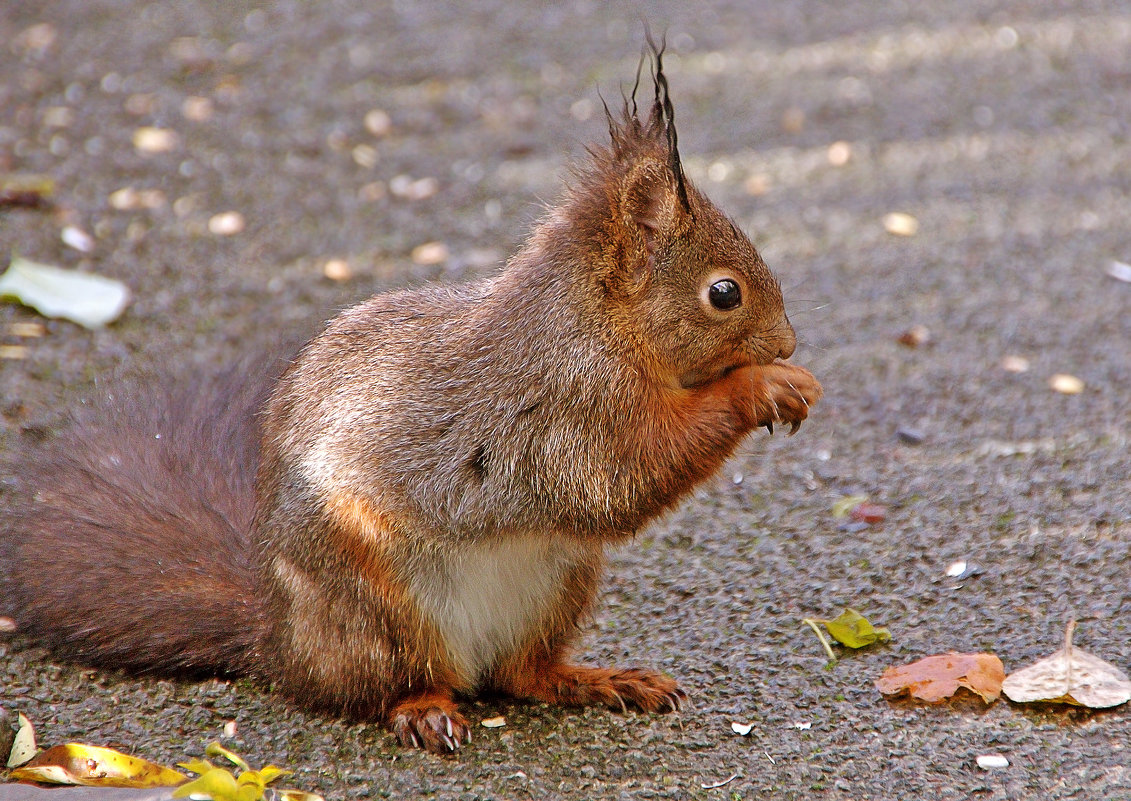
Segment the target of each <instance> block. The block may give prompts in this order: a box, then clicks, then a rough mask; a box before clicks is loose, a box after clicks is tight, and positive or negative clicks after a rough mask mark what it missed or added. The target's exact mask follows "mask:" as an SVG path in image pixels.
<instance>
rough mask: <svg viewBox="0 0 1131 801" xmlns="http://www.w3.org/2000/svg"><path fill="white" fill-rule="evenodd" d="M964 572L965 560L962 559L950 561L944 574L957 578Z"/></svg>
mask: <svg viewBox="0 0 1131 801" xmlns="http://www.w3.org/2000/svg"><path fill="white" fill-rule="evenodd" d="M965 572H966V562H965V561H964V560H959V561H957V562H951V563H950V566H949V567H948V568H947V569H946V574H947V576H949V577H950V578H959V577H960V576H962V574H963V573H965Z"/></svg>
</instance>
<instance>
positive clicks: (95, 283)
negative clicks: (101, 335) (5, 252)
mask: <svg viewBox="0 0 1131 801" xmlns="http://www.w3.org/2000/svg"><path fill="white" fill-rule="evenodd" d="M5 296H6V297H12V298H15V299H16V300H17V301H19V302H20V303H22V304H24V305H25V306H31V307H32V308H34V309H36V310H37V311H38V312H39V313H40V314H43V315H45V316H47V317H63V318H66V319H68V320H72V321H74V322H76V323H78V324H79V325H83V326H86V327H87V328H101V327H102V326H104V325H106V324H107V323H109V322H112V321H113V320H116V319H117V318H118V316H119V315H121V313H122V312H123V311H124V310H125V308H126V306H127V305H128V304H129V302H130V291H129V289H127V288H126V285H125V284H123V283H121V282H120V281H115V280H113V279H110V278H104V277H103V276H101V275H95V274H94V273H80V272H76V271H74V270H64V269H62V268H60V267H52V266H51V265H49V264H38V263H37V262H34V261H29V260H28V259H24V258H21V257H19V256H17V257H15V258H13V259H12V262H11V264H10V265H9V266H8V270H7V272H5V273H4V274H3V275H2V276H0V297H5Z"/></svg>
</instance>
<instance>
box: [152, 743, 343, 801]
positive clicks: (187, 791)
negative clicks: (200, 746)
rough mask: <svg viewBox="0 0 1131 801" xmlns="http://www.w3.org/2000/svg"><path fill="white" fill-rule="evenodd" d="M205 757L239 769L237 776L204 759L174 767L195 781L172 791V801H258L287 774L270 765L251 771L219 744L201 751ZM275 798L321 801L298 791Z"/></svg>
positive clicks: (279, 794) (283, 792) (234, 753)
mask: <svg viewBox="0 0 1131 801" xmlns="http://www.w3.org/2000/svg"><path fill="white" fill-rule="evenodd" d="M204 753H205V754H207V755H208V756H213V757H215V756H219V757H223V758H224V759H226V760H228V761H229V762H231V763H232V764H233V765H235V766H236V767H237V768H239V769H240V773H239V775H238V776H236V775H233V774H232V772H231V771H229V770H226V769H225V768H218V767H216V766H215V765H213V764H212V763H211V762H209V761H208V760H207V759H190V760H189V761H188V762H181V763H179V764H178V767H182V768H184V769H185V770H187V771H190V772H192V773H196V774H197V778H195V779H193V780H192V781H190V782H188V783H187V784H183V785H181V786H180V787H178V788H177V789H176V790H174V791H173V798H186V797H192V798H210V799H212V801H258V800H259V799H261V798H263V797H264V791H265V790H266V789H267V785H269V784H271V783H272V782H273V781H275V780H276V779H278V778H279V777H281V776H289V775H290V774H291V771H289V770H283V769H282V768H278V767H275V766H274V765H267V766H266V767H264V768H261V769H259V770H252V769H251V767H250V766H249V765H248V763H247V761H246V760H245V759H244V758H243V757H241V756H240V755H239V754H237V753H236V752H234V751H232V750H231V749H228V748H225V747H224V746H222V745H220V743H215V742H214V743H209V744H208V746H207V747H206V748H205V749H204ZM274 792H275V794H276V795H277V796H278V797H279V798H286V799H291V801H321V796H318V795H315V794H313V793H305V792H302V791H300V790H275V791H274Z"/></svg>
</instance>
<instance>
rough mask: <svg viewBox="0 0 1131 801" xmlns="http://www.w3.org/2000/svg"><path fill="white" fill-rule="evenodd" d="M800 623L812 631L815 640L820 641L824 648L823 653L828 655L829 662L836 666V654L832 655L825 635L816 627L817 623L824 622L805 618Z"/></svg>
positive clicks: (831, 649)
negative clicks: (815, 636)
mask: <svg viewBox="0 0 1131 801" xmlns="http://www.w3.org/2000/svg"><path fill="white" fill-rule="evenodd" d="M801 622H802V623H804V624H805V625H806V626H808V627H809V628H811V629H813V633H814V634H816V635H817V639H818V640H820V641H821V645H822V646H823V647H824V649H825V653H826V654H828V655H829V662H831V663H833V664H834V665H835V664H836V654H834V653H833V648H832V646H831V645H829V641H828V638H827V637H825V635H824V634H823V633H822V632H821V629H820V628H818V626H817V624H818V623H824V622H825V621H823V620H815V619H814V618H811V617H807V618H803V619H802V620H801Z"/></svg>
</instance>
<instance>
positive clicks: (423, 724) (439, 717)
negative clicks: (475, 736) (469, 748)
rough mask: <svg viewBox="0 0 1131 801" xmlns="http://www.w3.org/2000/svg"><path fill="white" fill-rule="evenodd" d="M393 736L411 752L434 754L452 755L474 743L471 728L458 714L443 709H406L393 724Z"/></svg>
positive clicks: (410, 707)
mask: <svg viewBox="0 0 1131 801" xmlns="http://www.w3.org/2000/svg"><path fill="white" fill-rule="evenodd" d="M392 729H393V734H395V735H396V736H397V739H398V740H399V741H400V743H401V745H403V746H405V747H407V748H423V749H424V750H425V751H431V752H432V753H433V754H452V753H455V752H456V751H458V750H459V748H460V746H462V745H463V744H464V743H468V742H471V728H470V727H469V726H468V725H467V721H466V720H464V719H463V717H462V716H460V715H459V714H458V713H456V712H451V713H449V712H447V711H445V710H443V709H440V708H439V707H436V706H433V707H428V708H423V709H422V708H419V707H413V706H406V707H402V708H401V710H400V711H398V712H397V713H396V714H395V715H394V716H393V720H392Z"/></svg>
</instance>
